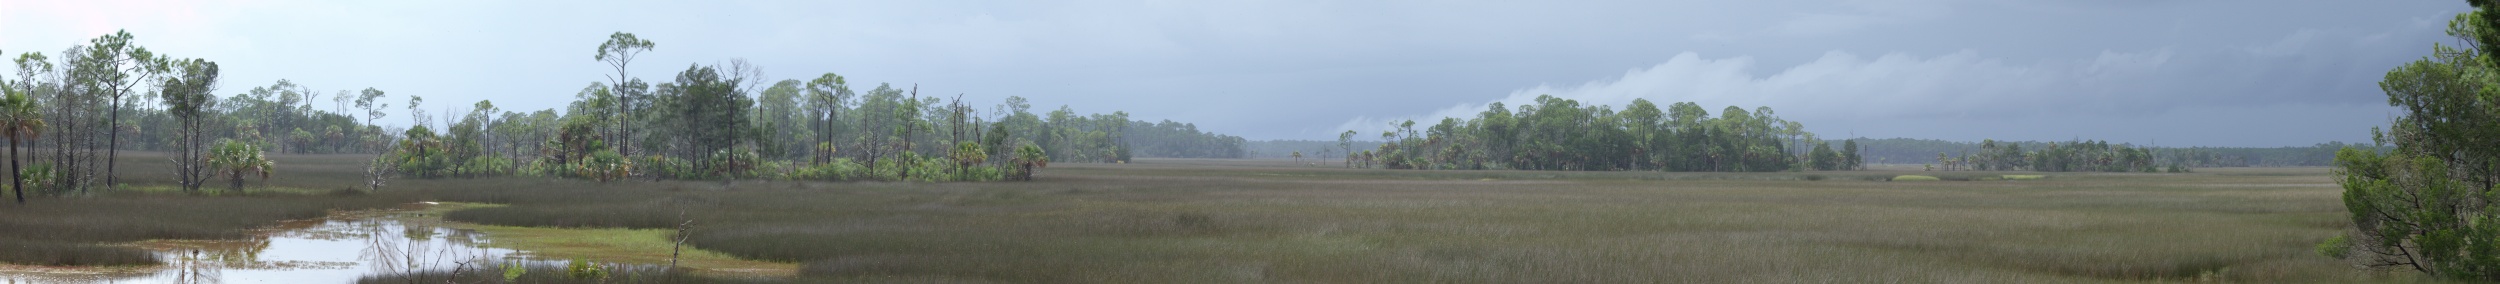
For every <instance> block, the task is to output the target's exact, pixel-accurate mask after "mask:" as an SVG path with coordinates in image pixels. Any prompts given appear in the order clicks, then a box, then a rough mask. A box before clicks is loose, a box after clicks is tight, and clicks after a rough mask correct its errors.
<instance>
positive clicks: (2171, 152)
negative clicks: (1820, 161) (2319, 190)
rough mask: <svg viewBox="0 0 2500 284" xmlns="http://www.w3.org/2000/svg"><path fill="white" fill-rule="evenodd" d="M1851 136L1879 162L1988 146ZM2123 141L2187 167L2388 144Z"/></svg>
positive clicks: (1930, 160) (2324, 160)
mask: <svg viewBox="0 0 2500 284" xmlns="http://www.w3.org/2000/svg"><path fill="white" fill-rule="evenodd" d="M1850 140H1854V141H1859V142H1860V144H1863V145H1865V146H1866V149H1865V151H1866V152H1865V154H1866V157H1867V161H1869V162H1873V163H1878V164H1935V163H1937V161H1936V153H1946V154H1950V155H1953V156H1966V155H1970V154H1971V153H1977V152H1981V151H1984V150H1985V149H1983V148H1985V147H1983V145H1981V144H1982V143H1981V142H1959V141H1944V140H1934V139H1910V138H1884V139H1869V138H1857V139H1850ZM1995 142H1996V144H1997V145H1999V146H2000V147H2022V148H2029V149H2040V148H2045V147H2047V146H2048V145H2049V144H2051V143H2058V142H2043V141H1995ZM2072 142H2077V141H2068V142H2067V144H2072ZM2122 145H2124V146H2127V147H2137V148H2148V149H2151V150H2152V151H2153V152H2154V153H2155V155H2154V156H2155V161H2156V163H2157V164H2162V165H2168V164H2171V163H2174V162H2175V163H2178V164H2180V165H2181V166H2186V167H2316V166H2328V165H2332V163H2333V162H2334V156H2335V151H2336V150H2337V149H2343V148H2344V147H2359V148H2365V149H2380V150H2382V151H2383V150H2384V148H2385V147H2378V146H2371V145H2360V144H2348V143H2343V142H2327V143H2320V144H2317V145H2315V146H2309V147H2267V148H2261V147H2148V146H2145V145H2134V144H2122Z"/></svg>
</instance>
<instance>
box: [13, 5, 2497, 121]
mask: <svg viewBox="0 0 2500 284" xmlns="http://www.w3.org/2000/svg"><path fill="white" fill-rule="evenodd" d="M2467 9H2469V7H2467V6H2466V4H2465V3H2464V2H2463V1H2429V0H2390V1H2323V0H2321V1H2223V0H2217V1H2158V0H2089V1H2087V0H2048V1H1977V0H1973V1H1963V0H1762V1H1680V0H1642V1H1292V0H1287V1H1120V0H1106V1H1094V0H1077V1H876V2H853V1H21V0H0V52H7V53H8V54H10V55H11V56H10V57H11V58H14V55H15V54H19V53H24V52H43V53H46V54H53V55H57V54H59V53H60V52H61V51H62V50H65V49H68V48H70V47H71V46H74V45H79V44H84V43H86V42H87V41H88V40H89V39H93V38H95V37H97V36H101V35H104V34H108V33H112V32H113V31H115V30H126V31H128V32H130V33H131V34H133V35H134V36H135V38H134V40H133V41H134V42H135V43H137V44H139V45H141V46H145V47H148V48H149V49H151V50H154V51H156V52H158V53H160V54H166V55H169V56H173V57H178V58H203V59H208V60H211V61H216V62H218V63H219V65H220V67H221V68H222V69H223V74H221V75H222V76H223V79H222V80H223V82H222V83H221V85H220V87H221V88H220V89H219V93H220V94H224V95H232V94H239V93H243V92H245V91H247V90H249V89H251V88H252V87H255V86H267V85H270V84H272V83H274V82H276V81H277V80H280V79H287V80H290V81H293V82H295V83H297V84H301V85H304V86H309V87H311V88H314V89H318V90H324V91H326V92H336V91H337V90H361V89H365V88H375V89H379V90H383V91H386V92H388V93H389V94H390V100H392V101H395V102H396V103H393V104H392V106H394V107H404V106H405V99H406V98H407V97H408V96H423V97H424V98H425V100H426V103H425V104H424V106H425V107H426V109H428V111H429V112H436V113H441V112H445V111H465V108H466V107H467V106H469V105H471V104H472V103H474V102H476V101H478V100H492V101H493V102H494V104H495V105H496V106H498V107H499V108H502V109H505V110H520V111H527V110H538V109H548V108H558V109H560V108H562V107H563V106H564V105H565V104H566V103H568V102H570V101H571V100H572V99H573V98H574V95H575V94H576V93H578V92H579V91H581V90H582V89H583V87H584V86H587V85H589V84H591V83H592V82H598V81H606V80H607V78H608V77H607V76H611V75H613V74H612V73H614V72H615V71H614V70H613V69H610V68H609V67H608V66H607V65H605V64H603V63H600V62H598V61H596V60H594V59H593V56H594V55H595V54H596V52H595V50H596V48H597V47H598V45H599V43H600V42H602V41H605V40H606V39H607V37H608V35H609V34H611V33H614V32H620V31H622V32H630V33H634V34H636V35H637V36H639V37H641V38H644V39H649V40H651V41H653V42H654V43H655V44H656V48H654V49H653V50H652V51H650V52H648V53H645V54H644V55H643V56H641V57H640V58H638V59H636V60H635V61H634V62H633V64H632V65H631V66H630V69H629V70H628V72H629V75H630V76H633V77H638V78H643V79H644V80H647V81H654V82H658V81H667V80H668V79H669V78H672V77H673V76H674V75H675V74H676V73H677V72H678V71H682V70H685V69H686V68H688V67H689V66H692V65H694V64H723V65H725V64H726V62H728V61H730V60H733V59H745V60H747V61H749V62H752V63H754V64H755V65H758V66H761V67H762V69H763V71H764V73H765V75H766V76H767V77H768V78H773V79H774V80H779V79H802V80H803V79H808V78H815V77H817V76H819V75H821V74H824V73H829V72H830V73H836V74H841V75H842V76H844V77H846V78H848V79H849V81H850V83H851V85H852V86H853V88H855V89H858V90H860V91H863V92H864V91H866V90H867V89H869V88H874V87H875V86H876V85H877V84H880V83H889V84H893V85H895V86H897V87H900V88H910V87H911V86H914V85H916V86H918V87H919V89H920V91H921V93H922V94H923V95H935V96H950V97H951V96H956V95H960V96H961V97H962V98H964V100H966V101H968V102H979V103H981V104H984V105H987V104H996V103H997V102H1001V101H1003V100H1004V99H1005V98H1006V97H1008V96H1020V97H1024V98H1027V99H1029V100H1031V102H1032V104H1033V105H1034V106H1035V108H1037V109H1055V108H1057V107H1058V106H1063V105H1064V106H1067V107H1069V108H1071V109H1073V110H1075V111H1077V112H1080V113H1107V112H1112V111H1125V112H1127V113H1129V114H1130V116H1131V118H1133V119H1140V120H1148V121H1159V120H1172V121H1178V122H1185V123H1194V124H1195V125H1197V126H1198V127H1199V129H1201V130H1207V131H1213V132H1218V133H1224V134H1230V135H1239V136H1243V137H1246V138H1249V139H1253V140H1266V139H1311V140H1334V139H1336V136H1337V135H1336V134H1337V133H1339V132H1342V131H1345V130H1360V131H1363V132H1365V133H1377V132H1378V130H1380V129H1383V128H1384V127H1386V126H1388V125H1389V123H1391V122H1395V121H1402V120H1409V119H1412V120H1417V121H1419V123H1421V124H1430V123H1431V122H1434V121H1438V120H1439V118H1441V117H1472V116H1474V115H1475V114H1476V113H1478V112H1481V111H1483V110H1484V108H1485V107H1484V106H1485V105H1486V104H1488V103H1492V102H1501V103H1504V104H1507V105H1511V106H1514V107H1515V106H1518V105H1521V104H1523V103H1527V102H1531V101H1532V100H1533V98H1535V97H1537V96H1539V95H1552V96H1557V97H1562V98H1569V99H1576V100H1580V101H1582V102H1583V103H1586V104H1603V105H1613V106H1616V107H1617V108H1618V109H1620V106H1622V105H1624V104H1626V103H1629V102H1630V101H1632V100H1633V99H1647V100H1650V101H1652V102H1656V103H1658V104H1661V105H1664V104H1667V103H1669V102H1686V101H1689V102H1696V103H1699V104H1701V105H1703V106H1705V107H1706V108H1708V109H1710V110H1713V112H1714V113H1715V112H1716V110H1718V109H1721V108H1724V107H1726V106H1739V107H1742V108H1745V109H1749V110H1750V109H1754V108H1755V107H1763V106H1767V107H1770V108H1772V109H1773V110H1775V111H1776V114H1777V116H1779V117H1781V118H1783V119H1787V120H1791V121H1797V122H1801V123H1803V124H1804V125H1805V126H1806V128H1807V130H1809V131H1813V132H1815V133H1818V134H1819V135H1820V136H1821V137H1824V138H1827V139H1829V138H1841V137H1874V138H1889V137H1908V138H1924V139H1945V140H1960V141H1976V140H1980V139H1999V140H2059V141H2062V140H2068V139H2099V140H2109V141H2112V142H2121V143H2143V144H2153V145H2161V146H2264V147H2271V146H2307V145H2311V144H2315V143H2323V142H2328V141H2346V142H2366V141H2368V139H2369V129H2370V128H2371V127H2374V126H2381V125H2385V124H2386V123H2387V122H2388V121H2389V120H2390V118H2391V117H2393V116H2394V115H2395V114H2396V110H2395V109H2394V108H2391V107H2389V106H2387V104H2386V96H2385V94H2384V93H2383V92H2381V91H2379V89H2378V88H2377V85H2376V83H2377V82H2378V80H2379V79H2380V78H2382V77H2383V76H2385V74H2386V72H2387V70H2389V69H2391V68H2393V67H2395V66H2397V65H2399V64H2402V63H2404V62H2409V61H2413V60H2419V59H2421V58H2423V57H2424V56H2426V55H2429V54H2430V52H2431V49H2432V44H2434V43H2449V44H2454V43H2455V42H2456V41H2455V40H2454V39H2452V38H2449V37H2447V36H2446V35H2444V34H2443V31H2444V30H2445V28H2446V23H2447V21H2448V20H2449V19H2452V18H2454V17H2455V15H2456V14H2457V13H2460V12H2464V11H2466V10H2467ZM0 69H9V72H8V74H15V70H14V69H15V67H13V66H8V67H0ZM12 77H13V76H12ZM321 102H327V101H326V100H324V101H321ZM317 106H322V107H325V109H326V108H328V107H334V106H329V105H317ZM405 112H406V111H405V110H404V109H403V110H398V111H395V113H400V114H393V115H390V116H388V117H386V118H385V120H386V122H387V120H394V119H406V118H408V116H407V115H405V114H404V113H405ZM437 116H438V117H440V116H441V115H437ZM397 124H398V125H407V124H408V123H407V122H405V121H404V120H402V121H400V122H397ZM1370 136H1371V135H1360V136H1358V137H1370Z"/></svg>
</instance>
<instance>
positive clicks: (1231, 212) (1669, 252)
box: [0, 153, 2411, 283]
mask: <svg viewBox="0 0 2500 284" xmlns="http://www.w3.org/2000/svg"><path fill="white" fill-rule="evenodd" d="M129 155H153V154H152V153H140V154H129ZM160 157H161V156H160ZM274 158H275V159H281V160H290V161H298V162H295V163H288V164H280V165H278V166H277V167H278V170H279V171H281V172H288V173H293V174H289V175H286V176H283V177H280V178H275V179H272V180H269V181H267V182H266V183H265V185H262V184H260V183H255V184H254V185H252V186H248V187H247V190H246V191H244V194H239V195H218V196H192V195H188V194H179V193H167V194H146V193H135V192H134V193H128V194H116V195H105V196H98V197H92V198H52V199H50V200H40V201H39V202H33V203H30V206H25V207H8V208H0V232H9V233H7V234H8V235H5V236H0V242H15V243H46V244H53V245H62V246H77V247H76V248H68V249H76V250H93V251H115V250H120V251H130V252H135V250H133V249H130V248H127V247H121V246H114V245H113V244H116V243H119V242H128V241H136V240H143V239H168V238H237V237H242V236H244V233H243V231H242V229H244V228H250V227H255V226H266V225H268V224H271V223H274V222H275V221H276V220H281V219H291V218H308V217H310V216H318V215H319V214H321V212H323V211H324V210H327V209H353V208H378V207H384V206H391V205H394V204H404V203H406V202H413V201H420V200H422V201H443V202H473V203H487V204H503V205H504V206H490V207H480V208H474V209H466V210H460V211H453V212H450V213H448V214H446V215H445V216H443V218H445V219H447V220H452V221H460V222H470V223H476V224H482V225H498V226H515V227H535V228H625V229H636V230H635V231H632V232H650V230H652V229H673V228H676V226H678V225H679V224H680V223H682V222H683V220H684V219H681V218H680V217H679V216H688V217H687V218H689V219H692V220H694V222H695V224H696V225H695V226H694V227H695V228H696V229H695V230H693V231H691V233H690V235H689V236H690V238H689V239H688V241H687V243H688V244H689V245H690V246H691V247H693V248H699V249H702V250H706V251H711V252H717V253H720V254H723V255H727V256H733V257H738V258H744V259H750V260H761V261H768V262H780V263H791V264H793V265H796V266H798V270H799V273H800V276H797V277H800V278H794V279H777V280H776V279H747V280H740V279H708V278H696V277H702V276H693V275H680V274H671V272H665V271H658V270H651V269H639V270H636V269H627V270H623V271H625V272H623V273H646V274H649V275H641V276H637V277H638V278H634V279H645V280H660V281H670V279H676V280H682V281H724V280H735V281H799V282H842V281H941V282H946V281H973V282H981V281H994V282H1193V283H1203V282H1504V283H1517V282H1643V281H1668V282H1821V281H1840V282H1889V281H1907V282H2098V281H2103V280H2195V279H2215V280H2230V281H2244V282H2308V281H2317V282H2351V281H2367V280H2405V279H2411V277H2410V276H2408V275H2410V274H2404V273H2396V274H2381V273H2377V272H2369V271H2365V270H2355V269H2350V268H2349V267H2350V264H2349V263H2346V262H2342V261H2339V260H2336V259H2333V258H2328V257H2323V256H2318V255H2316V254H2315V253H2313V252H2312V250H2311V249H2310V248H2311V246H2310V244H2314V243H2317V242H2318V241H2320V240H2324V239H2327V238H2328V237H2330V236H2334V235H2338V234H2339V232H2340V231H2341V230H2342V229H2341V228H2343V227H2344V226H2349V225H2348V224H2349V223H2347V220H2346V219H2345V218H2343V216H2342V210H2343V208H2342V207H2341V203H2339V202H2338V201H2337V200H2336V196H2337V195H2336V192H2337V190H2336V188H2335V187H2334V185H2333V184H2332V182H2331V181H2330V180H2328V179H2327V178H2326V176H2325V174H2326V172H2325V170H2323V169H2316V168H2308V169H2213V170H2206V171H2201V172H2199V173H2194V174H2175V175H2142V174H2110V173H2074V174H2057V175H2050V176H2045V177H2039V176H2027V175H2026V176H2022V178H2020V179H2016V178H2012V177H2013V176H2016V175H2007V174H2005V173H1993V172H1953V173H1945V174H1936V173H1933V172H1920V171H1918V170H1917V169H1914V168H1907V169H1903V168H1889V169H1888V168H1876V169H1873V170H1869V171H1861V172H1843V173H1834V172H1808V173H1659V172H1553V171H1383V170H1363V169H1334V168H1309V167H1301V166H1298V165H1294V164H1290V162H1285V161H1277V160H1151V159H1150V160H1140V161H1139V162H1138V163H1134V164H1125V165H1120V164H1099V165H1094V164H1089V165H1073V166H1063V167H1059V168H1058V169H1059V170H1055V171H1052V172H1049V173H1047V174H1045V175H1044V176H1042V177H1040V178H1039V179H1038V180H1037V181H1035V182H1031V183H934V184H932V183H822V182H782V181H772V182H757V181H748V182H737V183H724V182H719V181H663V182H631V183H609V184H600V183H597V182H595V181H583V180H565V179H547V178H520V177H501V178H480V179H446V180H410V181H402V182H400V183H399V184H398V185H395V186H394V188H398V189H397V190H386V191H383V192H378V193H372V194H354V193H353V192H357V191H338V192H339V193H337V194H331V193H328V192H330V191H336V190H331V189H339V188H347V187H351V186H354V185H356V184H357V182H359V179H360V178H359V177H358V175H359V173H357V172H356V170H355V169H354V167H352V166H353V165H358V164H360V163H362V162H363V158H361V157H357V156H328V155H311V156H305V155H278V156H276V157H274ZM151 160H153V161H151ZM162 161H163V160H162V159H145V158H141V159H133V160H128V161H124V162H125V163H126V166H130V167H134V168H135V169H150V170H163V169H166V168H169V166H167V165H165V163H164V162H162ZM1911 174H1928V175H1932V176H1934V177H1938V178H1939V179H1940V180H1939V181H1929V182H1907V181H1903V182H1892V181H1885V180H1886V179H1888V178H1890V177H1894V176H1899V175H1911ZM2018 175H2019V174H2018ZM287 177H300V178H287ZM130 182H133V183H141V184H158V183H170V182H169V181H162V180H133V181H130ZM680 214H683V215H680ZM36 232H40V233H36ZM633 234H642V236H641V237H644V238H651V237H668V236H669V235H672V234H667V233H658V234H644V233H633ZM632 243H642V244H650V243H652V242H648V241H643V242H632ZM620 247H650V246H649V245H620ZM524 249H528V248H526V247H525V248H524ZM646 250H647V249H646ZM18 252H19V251H16V250H11V251H6V252H0V254H26V253H18ZM659 253H662V252H651V254H659ZM80 255H99V254H86V253H82V254H80ZM44 258H45V256H42V255H30V256H11V258H8V259H6V260H0V261H5V262H9V263H21V264H27V263H34V264H88V263H83V262H78V263H72V262H64V261H59V259H44ZM593 260H597V261H621V262H629V263H651V262H652V261H653V260H651V259H649V258H642V259H632V258H627V257H616V258H609V259H593ZM121 263H128V264H139V263H146V262H145V261H127V262H121ZM532 271H533V272H528V273H527V274H526V275H531V276H527V277H529V278H528V279H539V280H542V281H555V280H553V279H550V278H543V277H552V276H551V275H562V274H561V273H560V271H562V268H558V267H541V268H537V270H532ZM634 271H641V272H634ZM467 275H470V276H463V277H481V276H476V274H474V273H472V274H467ZM436 276H440V277H449V276H450V275H449V274H441V275H436ZM420 278H422V277H420ZM483 278H493V277H483ZM394 279H396V278H394ZM555 279H561V278H555ZM619 279H623V278H619ZM688 279H699V280H688ZM375 281H379V282H390V281H391V280H389V279H376V280H375Z"/></svg>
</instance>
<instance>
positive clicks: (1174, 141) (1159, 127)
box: [1124, 120, 1249, 159]
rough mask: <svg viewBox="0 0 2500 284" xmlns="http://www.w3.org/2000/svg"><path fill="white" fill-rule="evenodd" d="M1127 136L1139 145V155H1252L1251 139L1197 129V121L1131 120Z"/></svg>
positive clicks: (1189, 156)
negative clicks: (1250, 149)
mask: <svg viewBox="0 0 2500 284" xmlns="http://www.w3.org/2000/svg"><path fill="white" fill-rule="evenodd" d="M1127 134H1128V135H1126V136H1125V137H1127V138H1128V140H1125V141H1124V142H1127V143H1128V144H1129V145H1131V146H1134V147H1136V150H1132V151H1131V152H1135V153H1136V154H1137V156H1139V157H1155V158H1226V159H1239V158H1246V157H1249V150H1248V148H1246V147H1247V145H1248V144H1249V140H1246V139H1242V138H1241V136H1232V135H1223V134H1216V133H1214V132H1205V131H1199V130H1198V124H1194V123H1179V122H1172V121H1171V120H1164V121H1163V122H1156V123H1147V122H1145V121H1134V122H1129V128H1128V130H1127Z"/></svg>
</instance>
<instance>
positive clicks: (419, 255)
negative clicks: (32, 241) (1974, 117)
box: [0, 205, 561, 284]
mask: <svg viewBox="0 0 2500 284" xmlns="http://www.w3.org/2000/svg"><path fill="white" fill-rule="evenodd" d="M418 206H421V205H418ZM412 208H414V209H422V208H421V207H413V206H412ZM424 214H429V213H426V211H423V210H413V209H410V210H391V211H373V212H359V213H355V214H341V215H340V216H333V217H331V218H325V219H319V220H297V221H289V222H286V223H285V224H282V225H280V226H277V227H276V228H272V229H266V230H262V231H263V233H262V234H259V236H258V237H255V238H253V239H248V240H215V241H192V240H173V241H149V242H142V243H139V244H135V245H136V246H138V247H142V248H146V249H148V250H150V251H153V252H154V253H156V255H157V257H158V259H160V260H163V261H164V263H165V264H164V265H161V266H155V267H136V268H46V267H28V266H18V267H12V268H10V269H0V283H6V284H15V283H353V282H355V281H356V280H357V278H361V277H365V276H369V275H392V274H400V273H409V272H417V271H440V270H451V269H455V268H461V267H464V266H465V267H466V268H467V269H470V270H472V271H480V270H495V268H492V267H488V266H490V265H493V264H489V263H507V264H556V265H560V264H561V263H557V262H550V261H539V260H527V259H524V258H522V257H523V256H524V255H523V254H522V253H521V252H519V251H514V250H510V249H501V248H491V247H489V244H490V243H491V242H492V240H490V239H488V238H487V237H486V236H485V234H482V233H478V232H476V231H473V230H464V229H456V228H451V227H447V226H441V222H442V221H440V219H439V218H427V217H428V216H424Z"/></svg>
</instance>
